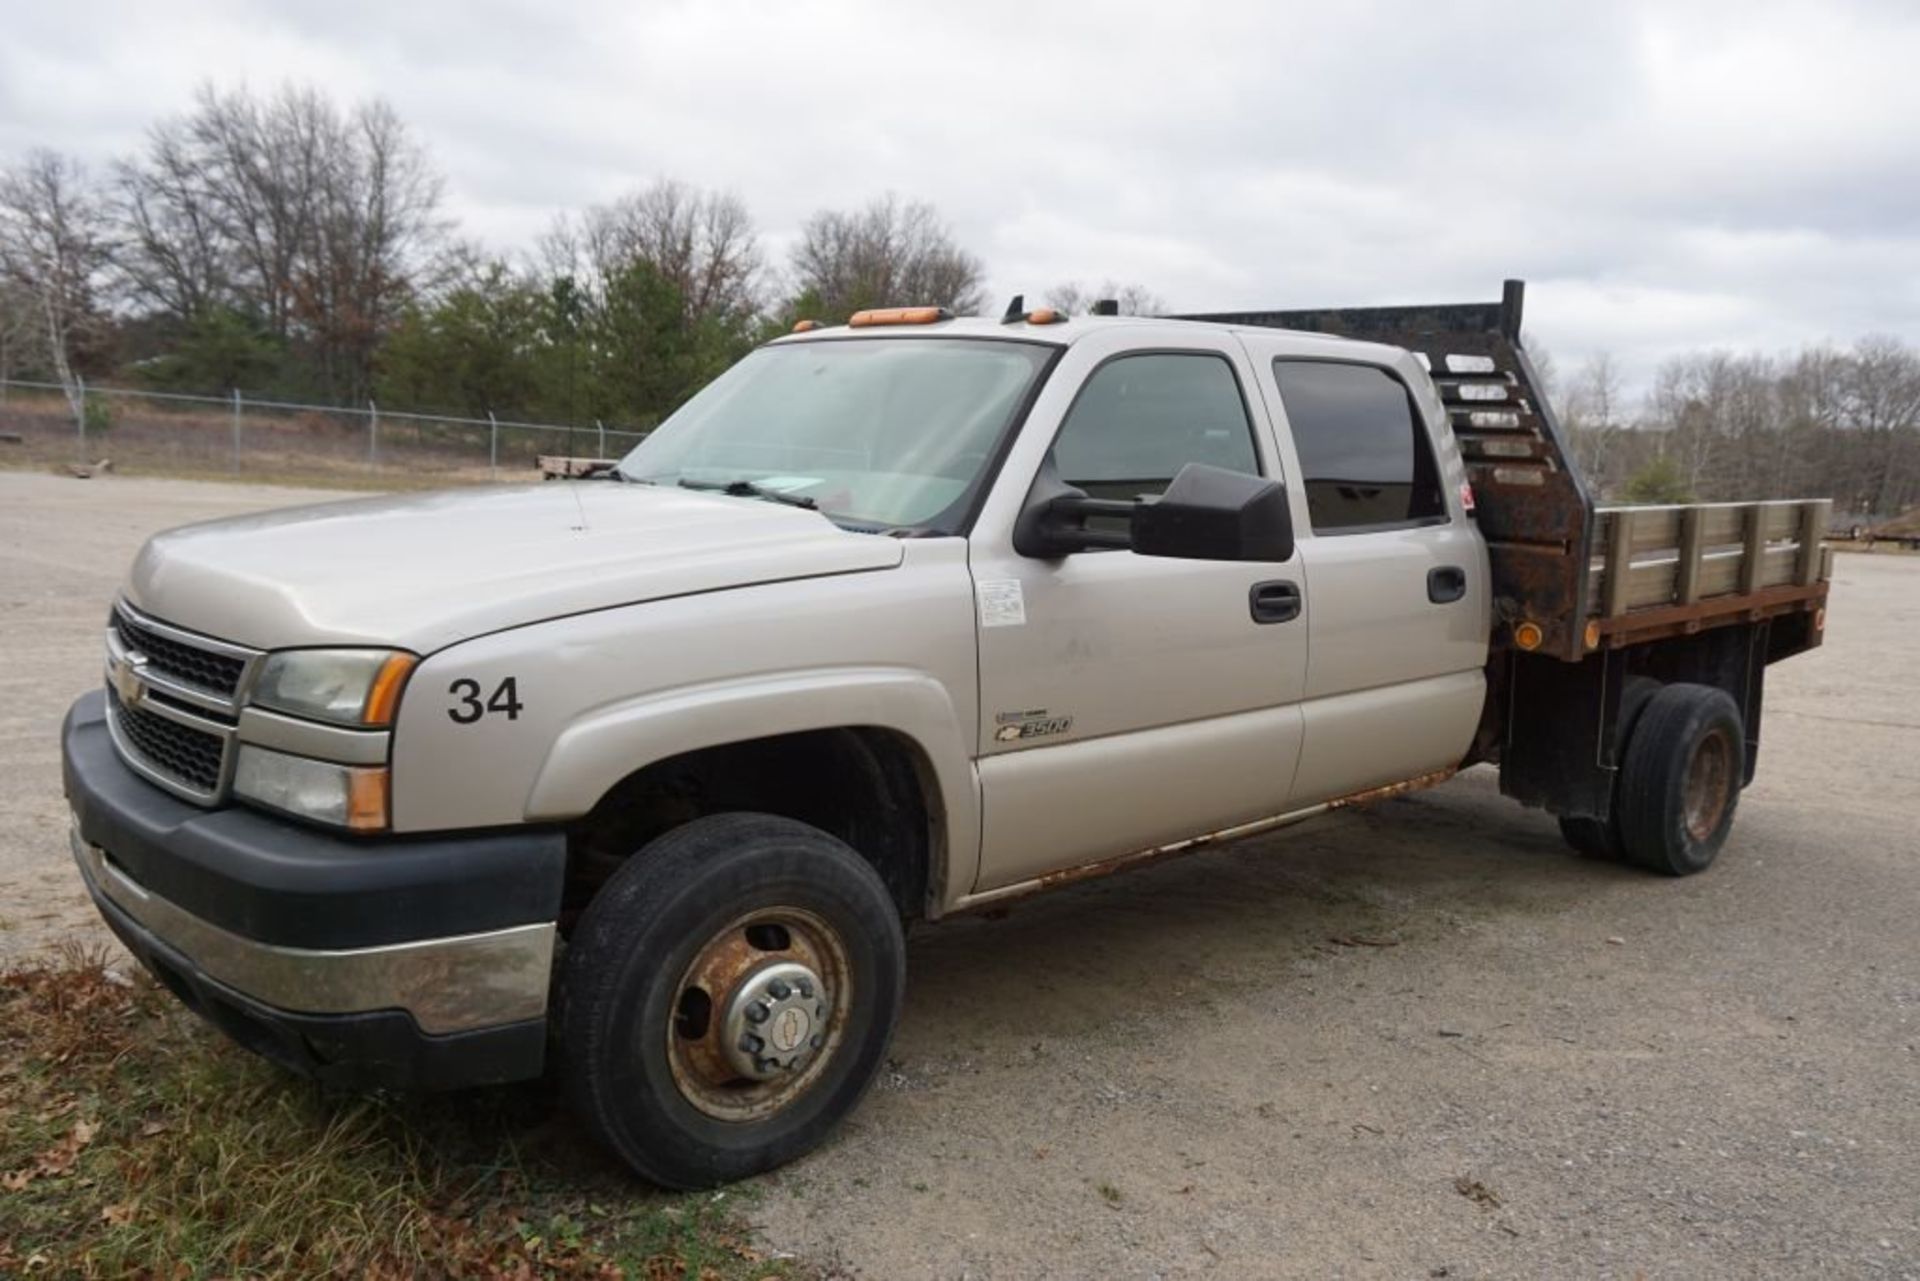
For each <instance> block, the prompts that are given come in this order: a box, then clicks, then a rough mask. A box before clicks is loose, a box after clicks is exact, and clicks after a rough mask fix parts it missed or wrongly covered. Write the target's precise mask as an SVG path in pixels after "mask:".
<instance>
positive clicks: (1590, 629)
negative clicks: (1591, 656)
mask: <svg viewBox="0 0 1920 1281" xmlns="http://www.w3.org/2000/svg"><path fill="white" fill-rule="evenodd" d="M1586 642H1587V648H1588V649H1599V648H1600V620H1598V619H1594V620H1593V621H1592V622H1589V623H1588V624H1587V634H1586Z"/></svg>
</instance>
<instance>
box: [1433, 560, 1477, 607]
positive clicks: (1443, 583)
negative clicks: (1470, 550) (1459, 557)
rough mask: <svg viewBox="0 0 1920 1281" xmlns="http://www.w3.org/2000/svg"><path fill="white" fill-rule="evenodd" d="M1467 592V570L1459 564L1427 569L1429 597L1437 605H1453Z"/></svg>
mask: <svg viewBox="0 0 1920 1281" xmlns="http://www.w3.org/2000/svg"><path fill="white" fill-rule="evenodd" d="M1466 594H1467V571H1466V570H1464V569H1461V568H1460V567H1459V566H1458V565H1442V566H1440V568H1438V569H1430V570H1428V571H1427V599H1428V600H1430V601H1432V602H1433V603H1434V604H1436V605H1451V604H1452V603H1453V602H1454V601H1457V600H1459V599H1460V598H1461V597H1462V596H1465V595H1466Z"/></svg>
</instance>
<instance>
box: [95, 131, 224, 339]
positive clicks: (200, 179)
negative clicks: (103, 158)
mask: <svg viewBox="0 0 1920 1281" xmlns="http://www.w3.org/2000/svg"><path fill="white" fill-rule="evenodd" d="M207 161H208V157H207V156H206V155H205V153H204V152H203V151H202V149H201V148H200V147H198V146H197V145H196V144H195V141H194V139H193V137H192V136H191V135H190V133H189V130H188V128H187V126H186V124H185V123H184V122H182V121H178V120H174V121H167V122H164V123H162V124H159V125H156V126H155V127H154V128H153V129H152V130H150V131H149V132H148V135H147V150H146V153H145V154H144V155H143V156H141V157H139V158H137V159H131V160H123V161H121V162H120V163H119V164H117V165H115V166H114V184H113V205H112V212H113V215H114V219H115V222H116V223H117V224H118V226H117V234H116V235H115V246H114V264H115V265H116V266H117V267H118V268H119V269H120V272H121V275H122V277H123V281H124V284H125V288H126V292H127V293H128V294H129V295H130V296H131V299H132V301H133V302H134V304H135V305H136V306H140V307H142V308H146V309H150V310H153V311H158V312H160V313H161V314H163V315H168V316H172V317H175V318H177V319H179V320H182V321H191V320H193V319H194V318H196V317H199V316H202V315H205V314H206V313H207V312H208V311H209V310H211V309H212V308H213V307H214V306H216V305H217V304H219V303H221V302H225V301H227V298H226V289H227V284H228V280H227V276H228V259H229V256H230V251H231V245H230V242H229V241H228V239H227V237H226V235H225V234H224V230H223V227H222V222H221V210H220V208H219V206H218V204H217V203H216V195H215V192H214V190H213V187H212V185H211V182H210V178H211V175H210V174H209V172H208V168H209V166H208V163H207Z"/></svg>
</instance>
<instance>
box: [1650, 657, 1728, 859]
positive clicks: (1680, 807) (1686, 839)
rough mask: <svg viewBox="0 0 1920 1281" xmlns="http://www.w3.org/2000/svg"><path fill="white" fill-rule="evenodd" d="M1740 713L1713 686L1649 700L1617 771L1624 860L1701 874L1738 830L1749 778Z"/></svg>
mask: <svg viewBox="0 0 1920 1281" xmlns="http://www.w3.org/2000/svg"><path fill="white" fill-rule="evenodd" d="M1746 751H1747V747H1746V730H1745V727H1744V726H1743V725H1742V723H1741V720H1740V709H1739V707H1738V706H1737V705H1736V704H1735V703H1734V701H1733V699H1732V698H1731V697H1729V696H1728V695H1727V693H1726V691H1724V690H1719V689H1715V688H1713V687H1712V686H1710V685H1691V684H1678V685H1667V686H1663V687H1662V688H1661V689H1660V692H1659V693H1657V694H1655V695H1654V696H1653V697H1652V698H1651V699H1649V700H1648V701H1647V705H1646V708H1645V709H1644V710H1643V711H1642V712H1641V714H1640V718H1639V721H1638V723H1637V724H1636V725H1635V727H1634V732H1633V737H1632V738H1631V739H1630V740H1628V743H1627V752H1626V758H1625V760H1624V761H1623V762H1622V764H1621V770H1620V795H1619V800H1618V808H1619V813H1618V820H1619V830H1620V841H1621V845H1622V847H1623V849H1624V852H1625V854H1626V856H1627V857H1628V858H1629V859H1630V860H1632V861H1633V862H1635V863H1638V864H1639V865H1640V866H1642V867H1645V868H1648V869H1650V870H1652V871H1655V872H1664V873H1666V874H1667V875H1669V876H1690V875H1692V874H1693V873H1695V872H1703V871H1705V870H1706V869H1707V867H1708V866H1709V865H1710V864H1711V863H1712V862H1713V860H1714V857H1715V856H1716V855H1718V854H1719V853H1720V847H1721V846H1722V845H1724V844H1725V843H1726V840H1727V833H1728V832H1729V831H1731V830H1732V828H1733V813H1734V810H1735V809H1736V808H1737V807H1738V805H1739V803H1740V789H1741V786H1742V784H1743V782H1744V780H1745V778H1746V763H1747V757H1746Z"/></svg>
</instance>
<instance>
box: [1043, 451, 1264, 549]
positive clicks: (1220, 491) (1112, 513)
mask: <svg viewBox="0 0 1920 1281" xmlns="http://www.w3.org/2000/svg"><path fill="white" fill-rule="evenodd" d="M1096 516H1105V517H1122V518H1124V519H1125V520H1126V521H1127V529H1126V532H1124V533H1123V532H1121V531H1119V530H1116V529H1089V528H1087V521H1088V519H1089V518H1091V517H1096ZM1101 548H1131V549H1132V550H1133V551H1134V552H1136V553H1138V554H1139V555H1142V556H1166V557H1174V558H1178V559H1182V560H1259V561H1283V560H1290V559H1292V557H1293V513H1292V508H1291V506H1290V505H1289V503H1288V501H1287V490H1286V486H1284V485H1282V484H1281V483H1280V482H1279V481H1275V480H1266V479H1263V478H1261V477H1259V476H1249V475H1247V474H1246V473H1244V472H1237V471H1229V470H1227V469H1226V468H1224V467H1209V466H1207V465H1206V464H1204V463H1188V464H1187V465H1186V466H1185V467H1182V468H1181V469H1180V474H1179V475H1178V476H1175V477H1174V478H1173V483H1172V484H1170V485H1168V486H1167V489H1166V492H1165V493H1163V494H1161V495H1160V497H1158V498H1151V499H1145V500H1142V501H1139V502H1124V501H1119V500H1115V499H1104V498H1089V497H1087V495H1086V494H1085V493H1084V492H1083V491H1081V490H1079V489H1075V488H1074V487H1073V486H1071V485H1069V484H1067V483H1066V482H1064V481H1063V480H1061V479H1060V476H1059V473H1058V472H1056V471H1055V470H1054V469H1053V462H1052V460H1051V459H1049V460H1048V461H1047V462H1046V464H1045V465H1044V466H1043V467H1042V469H1041V472H1040V475H1039V476H1037V477H1036V478H1035V480H1034V486H1033V491H1032V493H1031V494H1030V495H1029V496H1028V501H1027V507H1026V510H1024V511H1023V512H1021V513H1020V518H1019V520H1018V521H1016V522H1015V524H1014V528H1013V549H1014V550H1015V551H1017V552H1019V553H1020V554H1021V555H1022V556H1032V557H1035V558H1037V559H1040V560H1054V559H1057V558H1059V557H1061V556H1067V555H1071V554H1072V553H1074V552H1083V551H1092V550H1095V549H1101Z"/></svg>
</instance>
